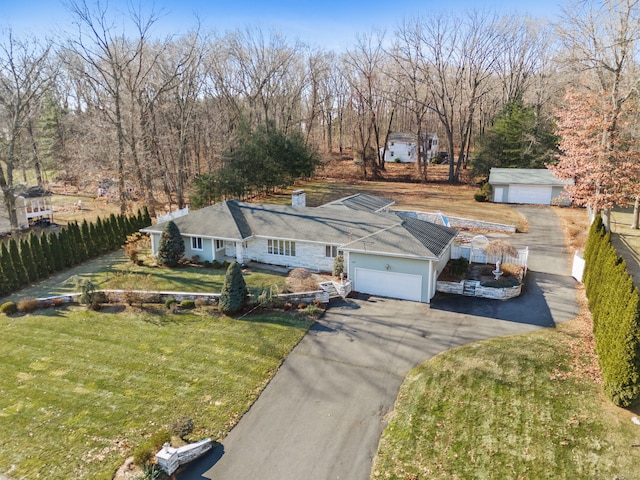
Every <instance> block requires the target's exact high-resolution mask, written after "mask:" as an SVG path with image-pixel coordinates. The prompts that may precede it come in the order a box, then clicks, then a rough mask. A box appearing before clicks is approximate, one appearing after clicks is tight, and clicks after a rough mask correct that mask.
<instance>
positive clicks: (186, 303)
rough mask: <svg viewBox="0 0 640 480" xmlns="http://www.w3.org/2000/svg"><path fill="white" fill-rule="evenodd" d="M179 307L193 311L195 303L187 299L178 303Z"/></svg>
mask: <svg viewBox="0 0 640 480" xmlns="http://www.w3.org/2000/svg"><path fill="white" fill-rule="evenodd" d="M180 307H181V308H184V309H185V310H193V309H194V308H196V302H195V301H194V300H191V299H190V298H187V299H186V300H182V301H181V302H180Z"/></svg>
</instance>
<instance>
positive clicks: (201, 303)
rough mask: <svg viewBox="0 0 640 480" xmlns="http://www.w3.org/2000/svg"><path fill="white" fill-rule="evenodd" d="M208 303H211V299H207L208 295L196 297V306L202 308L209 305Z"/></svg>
mask: <svg viewBox="0 0 640 480" xmlns="http://www.w3.org/2000/svg"><path fill="white" fill-rule="evenodd" d="M208 304H209V301H208V300H207V298H206V297H198V298H196V299H195V306H196V308H202V307H205V306H207V305H208Z"/></svg>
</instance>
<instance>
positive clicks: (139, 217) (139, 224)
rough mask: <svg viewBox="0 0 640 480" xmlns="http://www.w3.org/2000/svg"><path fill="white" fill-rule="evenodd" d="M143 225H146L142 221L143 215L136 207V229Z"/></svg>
mask: <svg viewBox="0 0 640 480" xmlns="http://www.w3.org/2000/svg"><path fill="white" fill-rule="evenodd" d="M145 208H146V207H145ZM144 227H148V225H145V223H144V216H143V215H142V210H140V209H138V216H137V217H136V230H140V229H141V228H144Z"/></svg>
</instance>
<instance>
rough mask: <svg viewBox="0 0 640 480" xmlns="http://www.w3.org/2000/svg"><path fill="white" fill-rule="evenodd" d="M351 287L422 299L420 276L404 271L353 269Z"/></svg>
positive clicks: (407, 298) (402, 297)
mask: <svg viewBox="0 0 640 480" xmlns="http://www.w3.org/2000/svg"><path fill="white" fill-rule="evenodd" d="M355 277H356V278H355V281H354V282H353V283H354V287H353V289H354V290H355V291H357V292H360V293H369V294H371V295H380V296H381V297H389V298H399V299H402V300H413V301H416V302H419V301H420V300H421V299H422V277H421V276H420V275H409V274H406V273H394V272H381V271H380V270H369V269H366V268H356V269H355Z"/></svg>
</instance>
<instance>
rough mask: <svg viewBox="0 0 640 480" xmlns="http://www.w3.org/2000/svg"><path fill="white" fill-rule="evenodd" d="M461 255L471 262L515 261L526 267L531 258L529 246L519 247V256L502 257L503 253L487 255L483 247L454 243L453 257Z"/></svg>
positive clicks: (514, 262)
mask: <svg viewBox="0 0 640 480" xmlns="http://www.w3.org/2000/svg"><path fill="white" fill-rule="evenodd" d="M461 257H464V258H466V259H467V260H469V262H471V263H496V262H497V261H501V262H502V263H513V264H514V265H518V266H520V267H524V268H525V269H526V268H527V264H528V260H529V247H525V248H522V249H519V250H518V256H517V257H511V256H509V255H505V256H504V257H502V256H501V255H487V254H486V253H485V252H484V250H482V249H481V248H474V249H472V248H471V247H470V246H468V245H464V246H463V245H455V244H454V245H453V246H452V247H451V258H452V259H454V260H455V259H456V258H461Z"/></svg>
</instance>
